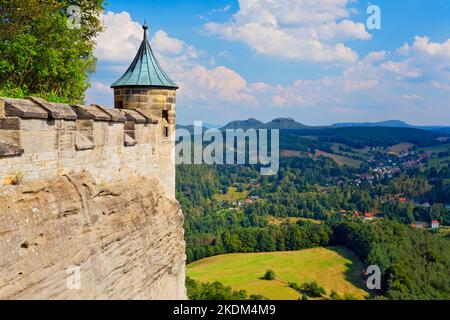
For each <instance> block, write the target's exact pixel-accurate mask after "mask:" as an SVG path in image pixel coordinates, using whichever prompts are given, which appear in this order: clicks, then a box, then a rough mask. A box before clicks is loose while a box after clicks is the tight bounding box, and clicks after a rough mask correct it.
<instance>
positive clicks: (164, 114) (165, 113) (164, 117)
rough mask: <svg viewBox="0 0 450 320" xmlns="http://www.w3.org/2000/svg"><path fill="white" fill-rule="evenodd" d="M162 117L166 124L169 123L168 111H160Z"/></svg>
mask: <svg viewBox="0 0 450 320" xmlns="http://www.w3.org/2000/svg"><path fill="white" fill-rule="evenodd" d="M162 117H163V119H165V120H166V121H167V122H169V110H163V111H162Z"/></svg>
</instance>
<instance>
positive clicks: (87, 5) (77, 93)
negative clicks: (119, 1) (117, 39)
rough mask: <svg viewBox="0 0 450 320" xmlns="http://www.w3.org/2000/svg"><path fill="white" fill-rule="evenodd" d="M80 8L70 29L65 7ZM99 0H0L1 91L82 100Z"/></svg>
mask: <svg viewBox="0 0 450 320" xmlns="http://www.w3.org/2000/svg"><path fill="white" fill-rule="evenodd" d="M71 5H76V6H78V7H79V8H80V25H79V28H69V27H68V26H69V24H68V19H69V18H70V17H69V15H70V14H71V13H70V12H68V8H69V6H71ZM101 12H103V0H77V1H74V0H46V1H41V0H0V95H6V96H12V97H19V98H20V97H24V96H27V95H36V96H40V97H43V98H45V99H48V100H50V101H61V102H68V103H82V102H83V100H84V97H85V91H86V89H87V88H89V86H90V84H89V75H90V74H91V73H92V72H93V71H95V65H96V58H95V57H94V55H93V51H94V48H95V41H94V40H95V37H96V36H97V34H98V33H99V32H100V31H101V28H102V27H101V22H100V20H99V16H100V13H101Z"/></svg>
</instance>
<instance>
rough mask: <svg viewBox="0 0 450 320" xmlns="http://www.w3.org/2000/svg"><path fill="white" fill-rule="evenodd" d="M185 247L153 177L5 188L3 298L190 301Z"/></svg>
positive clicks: (1, 196) (170, 204)
mask: <svg viewBox="0 0 450 320" xmlns="http://www.w3.org/2000/svg"><path fill="white" fill-rule="evenodd" d="M184 246H185V244H184V240H183V214H182V212H181V209H180V207H179V204H178V202H177V201H175V200H170V199H168V198H166V197H165V193H164V190H163V188H162V187H161V186H160V184H159V182H158V180H156V179H153V178H138V177H136V178H130V179H129V180H128V181H121V182H117V183H113V184H110V185H104V184H102V185H96V184H95V182H94V179H93V177H92V176H91V175H90V174H88V173H82V174H79V175H66V176H62V177H58V178H52V179H49V180H36V181H32V182H28V183H26V184H24V185H22V186H3V187H0V299H185V298H186V291H185V286H184V276H185V251H184V250H185V248H184Z"/></svg>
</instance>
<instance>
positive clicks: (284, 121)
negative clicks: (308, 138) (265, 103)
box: [263, 118, 308, 129]
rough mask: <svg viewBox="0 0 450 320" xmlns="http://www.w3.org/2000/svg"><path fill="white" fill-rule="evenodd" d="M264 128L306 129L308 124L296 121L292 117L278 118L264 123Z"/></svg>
mask: <svg viewBox="0 0 450 320" xmlns="http://www.w3.org/2000/svg"><path fill="white" fill-rule="evenodd" d="M263 128H264V129H305V128H308V126H306V125H304V124H302V123H298V122H296V121H295V120H294V119H292V118H278V119H273V120H272V121H270V122H268V123H266V124H264V126H263Z"/></svg>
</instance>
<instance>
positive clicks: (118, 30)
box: [95, 11, 144, 61]
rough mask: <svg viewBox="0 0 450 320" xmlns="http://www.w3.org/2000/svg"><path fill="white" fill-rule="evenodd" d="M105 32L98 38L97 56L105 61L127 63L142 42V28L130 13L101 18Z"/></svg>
mask: <svg viewBox="0 0 450 320" xmlns="http://www.w3.org/2000/svg"><path fill="white" fill-rule="evenodd" d="M101 20H102V22H103V26H104V29H105V30H104V32H102V33H101V34H100V35H99V36H98V37H97V48H96V50H95V55H96V57H97V58H98V59H100V60H103V61H127V60H129V59H130V57H131V56H134V55H135V54H136V52H137V50H138V48H139V45H140V43H141V41H142V36H143V32H144V31H143V30H142V26H141V25H140V24H139V23H137V22H134V21H133V20H132V19H131V16H130V14H129V13H128V12H121V13H114V12H111V11H110V12H108V13H106V14H105V15H103V16H102V17H101Z"/></svg>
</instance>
